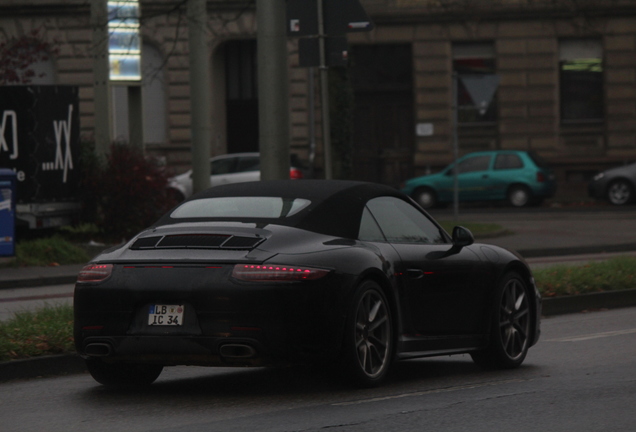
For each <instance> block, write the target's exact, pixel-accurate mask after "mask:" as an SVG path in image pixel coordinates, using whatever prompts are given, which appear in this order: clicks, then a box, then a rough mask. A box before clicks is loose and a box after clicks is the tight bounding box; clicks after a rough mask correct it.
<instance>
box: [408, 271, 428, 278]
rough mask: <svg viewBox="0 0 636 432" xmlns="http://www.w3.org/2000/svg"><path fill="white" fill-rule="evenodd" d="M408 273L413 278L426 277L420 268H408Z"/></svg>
mask: <svg viewBox="0 0 636 432" xmlns="http://www.w3.org/2000/svg"><path fill="white" fill-rule="evenodd" d="M406 274H407V275H409V277H410V278H411V279H421V278H422V277H424V272H423V271H422V270H420V269H408V270H407V271H406Z"/></svg>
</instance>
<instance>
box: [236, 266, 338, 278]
mask: <svg viewBox="0 0 636 432" xmlns="http://www.w3.org/2000/svg"><path fill="white" fill-rule="evenodd" d="M327 274H329V270H325V269H319V268H311V267H296V266H282V265H252V264H237V265H235V266H234V271H233V272H232V277H234V278H235V279H238V280H242V281H248V282H295V281H296V282H298V281H308V280H316V279H320V278H322V277H324V276H326V275H327Z"/></svg>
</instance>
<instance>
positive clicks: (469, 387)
mask: <svg viewBox="0 0 636 432" xmlns="http://www.w3.org/2000/svg"><path fill="white" fill-rule="evenodd" d="M524 381H529V380H524V379H511V380H502V381H492V382H486V383H476V384H468V385H464V386H456V387H447V388H440V389H432V390H426V391H421V392H414V393H403V394H398V395H393V396H385V397H378V398H372V399H361V400H357V401H350V402H339V403H335V404H332V406H349V405H360V404H365V403H372V402H382V401H386V400H392V399H402V398H407V397H415V396H424V395H429V394H436V393H448V392H453V391H458V390H469V389H474V388H480V387H488V386H496V385H502V384H511V383H519V382H524Z"/></svg>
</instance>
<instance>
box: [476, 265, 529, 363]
mask: <svg viewBox="0 0 636 432" xmlns="http://www.w3.org/2000/svg"><path fill="white" fill-rule="evenodd" d="M530 325H531V308H530V292H529V290H528V286H527V284H526V282H525V281H524V280H523V278H522V277H521V276H519V275H518V274H517V273H514V272H511V273H508V274H506V275H505V276H504V277H503V279H502V280H501V282H500V283H499V286H498V287H497V291H496V295H495V302H494V304H493V308H492V312H491V322H490V341H489V344H488V347H487V348H486V349H484V350H480V351H475V352H473V353H471V357H472V359H473V361H474V362H475V363H476V364H478V365H479V366H482V367H485V368H496V369H512V368H515V367H518V366H520V365H521V363H523V361H524V359H525V358H526V355H527V353H528V348H529V347H530V346H529V345H530Z"/></svg>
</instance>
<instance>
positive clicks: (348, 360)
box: [343, 280, 394, 387]
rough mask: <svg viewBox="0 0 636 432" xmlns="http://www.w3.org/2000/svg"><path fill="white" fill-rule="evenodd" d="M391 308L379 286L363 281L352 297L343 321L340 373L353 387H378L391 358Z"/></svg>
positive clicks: (392, 336) (392, 331) (372, 282)
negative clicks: (342, 351) (344, 321)
mask: <svg viewBox="0 0 636 432" xmlns="http://www.w3.org/2000/svg"><path fill="white" fill-rule="evenodd" d="M393 333H394V330H393V323H392V321H391V309H390V307H389V303H388V301H387V299H386V296H385V295H384V293H383V292H382V289H381V288H380V286H379V285H378V284H377V283H375V282H374V281H370V280H367V281H365V282H363V283H362V284H361V285H360V286H359V287H358V290H357V292H356V294H355V296H354V301H353V304H352V308H351V312H350V314H349V317H348V319H347V327H346V335H345V346H344V353H343V361H344V370H345V371H346V372H347V373H348V378H350V379H351V380H353V382H354V383H355V384H357V385H360V386H363V387H371V386H375V385H378V384H379V383H380V382H381V381H382V380H383V379H384V378H385V377H386V374H387V372H388V370H389V367H390V365H391V361H392V359H393V338H394V335H393Z"/></svg>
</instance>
